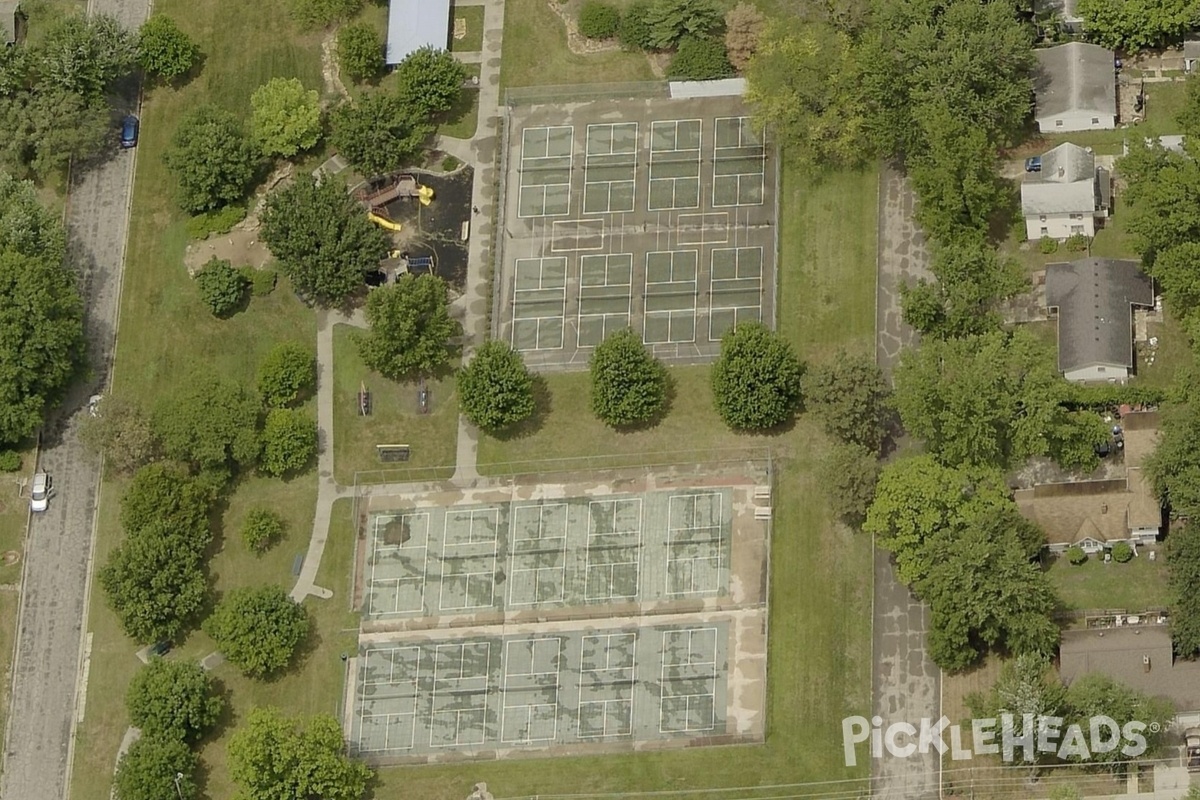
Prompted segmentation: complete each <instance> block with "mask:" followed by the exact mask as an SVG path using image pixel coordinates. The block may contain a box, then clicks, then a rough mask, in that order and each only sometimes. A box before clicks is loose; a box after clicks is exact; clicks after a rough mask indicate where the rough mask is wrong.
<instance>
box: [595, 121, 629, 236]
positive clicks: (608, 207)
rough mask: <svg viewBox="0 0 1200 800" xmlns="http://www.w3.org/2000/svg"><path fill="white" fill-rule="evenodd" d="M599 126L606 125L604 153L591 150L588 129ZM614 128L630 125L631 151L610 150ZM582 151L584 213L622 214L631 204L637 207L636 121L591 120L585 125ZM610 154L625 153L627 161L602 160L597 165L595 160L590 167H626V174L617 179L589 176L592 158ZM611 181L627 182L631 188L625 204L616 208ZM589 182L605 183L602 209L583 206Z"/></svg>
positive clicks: (626, 211) (603, 126)
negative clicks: (605, 161) (606, 133)
mask: <svg viewBox="0 0 1200 800" xmlns="http://www.w3.org/2000/svg"><path fill="white" fill-rule="evenodd" d="M601 128H607V129H608V130H609V132H610V136H609V141H608V152H607V153H593V152H592V130H593V129H596V130H599V129H601ZM617 128H622V129H625V130H629V129H630V128H632V130H633V150H632V151H631V152H628V153H625V152H621V153H617V152H615V151H614V150H613V135H615V133H616V129H617ZM583 152H584V160H583V185H584V193H583V202H584V213H587V214H623V213H628V212H630V211H633V210H634V209H635V208H637V154H638V123H636V122H597V123H592V124H590V125H588V126H587V135H586V137H585V140H584V148H583ZM613 156H618V157H620V156H625V157H628V159H629V163H628V164H612V163H604V164H603V166H601V165H600V164H599V163H597V164H596V165H595V167H594V168H596V169H610V168H611V169H626V168H627V169H629V170H630V174H629V177H628V178H622V179H620V180H615V181H614V180H603V181H599V180H592V179H591V175H590V173H591V170H592V169H593V163H592V160H593V159H596V161H597V162H599V160H600V159H602V158H612V157H613ZM614 184H628V185H629V186H630V188H632V189H633V191H632V192H631V194H630V199H629V204H630V205H629V208H621V209H618V210H616V211H613V206H612V193H613V185H614ZM589 186H606V187H607V188H606V189H605V207H604V210H603V211H602V210H600V209H599V208H588V207H587V201H588V191H587V187H589Z"/></svg>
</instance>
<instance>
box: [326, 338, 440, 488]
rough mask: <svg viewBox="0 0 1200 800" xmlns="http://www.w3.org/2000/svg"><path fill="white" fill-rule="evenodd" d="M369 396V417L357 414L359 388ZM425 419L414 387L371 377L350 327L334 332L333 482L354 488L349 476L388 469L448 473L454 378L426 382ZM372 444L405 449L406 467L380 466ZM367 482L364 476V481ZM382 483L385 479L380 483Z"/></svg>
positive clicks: (351, 478)
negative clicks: (404, 446) (437, 469)
mask: <svg viewBox="0 0 1200 800" xmlns="http://www.w3.org/2000/svg"><path fill="white" fill-rule="evenodd" d="M363 383H365V384H366V386H367V389H368V390H369V391H370V392H371V416H369V417H363V416H360V415H359V413H358V392H359V387H360V386H361V385H362V384H363ZM426 385H427V386H428V388H429V406H430V410H429V413H428V414H419V413H417V384H416V382H409V383H397V382H396V381H392V380H388V379H387V378H385V377H383V376H382V375H379V374H378V373H375V372H372V371H371V370H369V369H367V367H366V366H365V365H364V364H363V362H362V359H361V358H359V356H358V347H357V346H356V345H355V344H354V328H352V327H351V326H349V325H338V326H336V327H334V329H333V464H334V467H333V470H334V476H335V477H336V479H337V482H338V483H340V484H343V485H346V486H349V485H351V484H353V483H354V473H355V472H360V471H363V470H379V469H386V468H388V467H401V468H403V467H446V466H449V467H450V469H449V470H447V471H446V475H445V477H448V476H449V475H450V474H452V473H453V464H454V457H455V448H456V444H457V440H458V396H457V395H456V394H455V389H454V379H453V377H447V378H445V379H443V380H430V381H427V382H426ZM377 444H407V445H411V446H412V457H411V460H410V461H408V462H407V463H402V464H381V463H379V458H378V456H376V454H375V445H377ZM364 477H367V476H364ZM381 480H388V479H387V478H381Z"/></svg>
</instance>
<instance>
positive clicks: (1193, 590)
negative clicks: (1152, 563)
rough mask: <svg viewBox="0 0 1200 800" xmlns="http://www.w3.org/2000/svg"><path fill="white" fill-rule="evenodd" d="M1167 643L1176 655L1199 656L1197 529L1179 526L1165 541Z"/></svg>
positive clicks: (1199, 545) (1199, 530)
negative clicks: (1169, 641) (1168, 590)
mask: <svg viewBox="0 0 1200 800" xmlns="http://www.w3.org/2000/svg"><path fill="white" fill-rule="evenodd" d="M1167 569H1168V575H1169V578H1170V586H1171V639H1172V641H1173V642H1174V646H1175V653H1176V655H1178V656H1180V657H1182V658H1196V656H1197V655H1200V525H1181V526H1179V527H1178V528H1177V529H1172V531H1171V535H1170V537H1168V538H1167Z"/></svg>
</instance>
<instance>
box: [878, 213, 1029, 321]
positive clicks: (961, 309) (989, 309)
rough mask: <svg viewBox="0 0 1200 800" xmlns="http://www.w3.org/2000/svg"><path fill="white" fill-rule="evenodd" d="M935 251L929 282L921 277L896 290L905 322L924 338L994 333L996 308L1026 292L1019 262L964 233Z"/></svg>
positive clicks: (996, 318)
mask: <svg viewBox="0 0 1200 800" xmlns="http://www.w3.org/2000/svg"><path fill="white" fill-rule="evenodd" d="M950 236H951V237H952V238H951V241H949V243H947V244H943V245H941V246H939V247H938V248H937V249H936V250H935V251H934V257H933V261H932V264H931V271H932V272H933V274H934V275H935V276H936V277H937V280H936V281H935V282H933V283H930V282H927V281H926V280H925V279H924V278H922V279H920V280H919V281H918V282H917V283H916V284H915V285H907V284H906V285H904V286H902V287H901V289H900V298H901V299H900V304H901V308H902V309H903V313H904V321H905V322H907V323H908V324H909V325H912V326H913V327H914V328H916V329H917V330H918V331H920V332H921V333H923V334H925V335H927V336H934V337H938V338H955V337H962V336H972V335H977V334H982V333H986V332H988V331H990V330H997V329H999V327H1000V323H1001V321H1002V320H1001V317H1000V314H999V312H998V311H997V305H998V303H999V302H1000V301H1001V300H1004V299H1007V298H1009V297H1012V296H1014V295H1016V294H1019V293H1020V292H1022V291H1024V290H1025V289H1027V288H1028V281H1027V280H1026V278H1025V277H1024V275H1023V273H1022V268H1021V266H1020V264H1019V263H1018V262H1017V261H1016V259H1013V258H1007V257H1001V256H999V255H998V254H997V253H996V251H995V249H993V248H992V247H990V246H989V245H988V244H987V242H985V241H984V240H983V238H982V235H979V236H976V235H974V234H973V233H971V232H968V231H966V230H963V231H962V233H961V235H956V234H955V233H953V232H951V233H950Z"/></svg>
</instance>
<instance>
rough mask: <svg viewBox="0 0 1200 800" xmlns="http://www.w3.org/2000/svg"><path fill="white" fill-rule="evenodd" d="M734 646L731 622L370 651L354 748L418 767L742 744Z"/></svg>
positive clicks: (438, 641) (386, 644)
mask: <svg viewBox="0 0 1200 800" xmlns="http://www.w3.org/2000/svg"><path fill="white" fill-rule="evenodd" d="M730 636H731V629H730V624H729V623H728V622H725V621H721V622H715V623H712V624H688V625H660V626H654V627H637V628H629V627H618V628H607V629H603V630H596V629H588V630H584V629H582V628H580V629H569V630H565V631H556V632H553V633H536V634H522V635H514V636H494V637H480V636H469V637H464V638H454V639H446V638H431V639H415V638H409V639H401V640H395V641H381V642H375V643H371V644H368V645H365V646H364V647H362V648H361V649H360V651H359V654H358V658H357V660H356V661H357V664H356V668H357V675H356V686H355V691H354V698H353V716H352V717H351V730H350V739H351V741H352V742H353V744H354V747H355V749H356V750H357V752H358V753H359V754H362V755H367V756H372V755H373V756H392V757H406V756H409V757H411V756H436V755H437V754H439V753H444V752H446V751H452V752H455V753H458V754H460V755H461V754H478V753H481V752H483V751H485V750H489V749H501V748H503V749H508V748H547V747H552V746H570V745H604V744H612V743H620V742H630V743H632V742H645V741H653V740H670V739H683V740H687V739H694V738H697V737H716V736H729V735H736V734H738V733H739V730H738V727H737V723H736V721H734V720H730V719H728V718H727V709H728V708H729V705H730V699H729V696H728V694H729V686H728V683H729V680H728V678H729V662H730V651H731V641H730ZM733 644H734V647H736V642H735V643H733Z"/></svg>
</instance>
